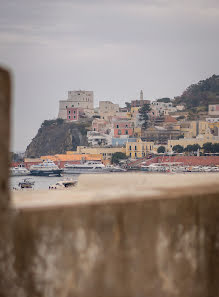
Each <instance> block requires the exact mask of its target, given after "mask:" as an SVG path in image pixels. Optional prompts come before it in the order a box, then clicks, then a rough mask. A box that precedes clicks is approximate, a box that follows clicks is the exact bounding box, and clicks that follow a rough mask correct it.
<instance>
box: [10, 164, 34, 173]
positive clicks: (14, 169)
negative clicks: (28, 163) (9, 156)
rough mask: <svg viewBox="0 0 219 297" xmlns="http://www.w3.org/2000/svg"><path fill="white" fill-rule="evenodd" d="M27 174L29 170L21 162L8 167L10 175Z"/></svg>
mask: <svg viewBox="0 0 219 297" xmlns="http://www.w3.org/2000/svg"><path fill="white" fill-rule="evenodd" d="M29 174H30V171H29V170H27V168H26V167H25V166H24V165H23V164H20V165H18V166H17V167H11V168H10V176H26V175H29Z"/></svg>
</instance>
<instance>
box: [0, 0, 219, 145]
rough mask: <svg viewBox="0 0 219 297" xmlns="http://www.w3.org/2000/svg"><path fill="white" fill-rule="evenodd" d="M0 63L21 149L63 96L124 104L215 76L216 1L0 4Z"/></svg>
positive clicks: (7, 0)
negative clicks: (7, 72) (7, 76)
mask: <svg viewBox="0 0 219 297" xmlns="http://www.w3.org/2000/svg"><path fill="white" fill-rule="evenodd" d="M0 64H1V65H4V66H6V67H8V68H9V69H11V71H12V73H13V86H14V91H13V110H12V121H13V137H12V149H13V150H16V151H18V150H19V151H22V150H25V148H26V146H27V145H28V143H29V142H30V141H31V139H32V138H33V137H34V136H35V134H36V132H37V130H38V128H39V127H40V124H41V123H42V121H43V120H45V119H52V118H55V117H57V114H58V101H59V100H61V99H65V98H66V97H67V91H68V90H76V89H84V90H93V91H94V97H95V105H98V101H99V100H111V101H113V102H115V103H120V104H121V105H124V102H125V101H130V100H132V99H136V98H138V97H139V92H140V90H141V89H143V91H144V98H145V99H151V100H154V99H156V98H159V97H166V96H168V97H174V96H177V95H180V94H181V93H182V91H183V90H184V89H185V88H186V87H187V86H189V85H190V84H191V83H195V82H198V81H199V80H201V79H205V78H207V77H209V76H211V75H213V74H219V1H218V0H133V1H131V0H108V1H106V0H94V1H93V0H78V1H76V0H75V1H74V0H72V1H70V0H69V1H68V0H62V1H58V0H38V1H36V0H19V1H17V0H0Z"/></svg>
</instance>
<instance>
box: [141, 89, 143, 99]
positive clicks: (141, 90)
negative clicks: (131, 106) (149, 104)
mask: <svg viewBox="0 0 219 297" xmlns="http://www.w3.org/2000/svg"><path fill="white" fill-rule="evenodd" d="M140 100H141V101H143V91H142V90H141V92H140Z"/></svg>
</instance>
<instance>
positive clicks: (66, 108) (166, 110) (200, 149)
mask: <svg viewBox="0 0 219 297" xmlns="http://www.w3.org/2000/svg"><path fill="white" fill-rule="evenodd" d="M214 79H215V80H217V81H218V80H219V78H218V77H217V76H215V77H214ZM217 96H218V97H219V94H216V97H217ZM178 101H179V100H178ZM199 107H200V106H199ZM191 110H192V108H191V109H189V108H188V104H187V105H186V104H184V103H183V102H181V103H179V104H177V98H174V99H170V98H161V99H157V100H148V99H145V98H144V93H143V91H142V90H141V91H140V92H139V98H135V99H134V100H131V101H130V102H126V104H125V106H123V107H121V106H120V105H119V104H116V103H113V102H112V101H110V100H106V101H105V100H103V101H99V105H98V107H94V92H93V91H85V90H75V91H68V93H67V98H66V99H64V100H60V101H59V112H58V115H57V120H56V121H59V122H60V123H63V122H64V123H67V124H71V123H75V125H80V124H83V123H89V124H88V128H87V131H86V139H87V145H77V147H76V149H75V150H66V151H65V152H64V153H57V154H46V155H40V156H37V157H36V156H31V157H30V156H24V159H23V160H22V161H23V162H22V163H23V167H25V168H26V169H27V170H30V168H31V166H39V164H41V163H42V161H46V160H50V161H52V162H53V163H54V164H55V165H56V166H58V167H59V168H60V169H64V172H65V171H67V172H70V171H69V170H70V169H72V168H73V167H75V166H76V167H77V166H78V165H80V166H81V164H83V167H85V169H91V168H89V166H88V165H87V162H88V161H89V162H90V165H92V164H93V165H95V164H98V163H99V164H100V163H101V164H103V165H104V166H105V167H107V168H108V169H109V168H111V169H112V168H114V167H112V166H113V165H112V164H114V165H116V166H117V170H111V171H119V170H118V168H120V169H121V170H141V171H159V172H163V171H165V172H170V171H177V172H178V171H179V172H188V171H189V172H190V171H193V172H194V171H198V172H200V171H207V172H209V171H219V167H218V168H217V166H219V155H218V154H219V104H208V105H207V107H206V106H205V107H204V108H200V109H199V110H198V111H197V108H196V113H194V108H193V114H192V113H191ZM47 122H49V121H47ZM51 122H52V123H54V121H51ZM76 128H77V126H76ZM92 162H93V163H92ZM18 163H19V162H17V163H16V162H13V163H12V167H15V166H18V165H19V164H18ZM77 164H78V165H77ZM86 166H87V167H86ZM110 166H111V167H110ZM90 167H92V166H90ZM93 167H95V168H96V167H98V166H96V165H95V166H93ZM93 169H94V168H93ZM97 169H98V170H97ZM101 169H103V168H102V167H101V168H96V171H98V172H99V171H100V172H102V170H101ZM114 169H115V168H114ZM109 171H110V170H109ZM80 172H81V171H79V172H77V170H76V171H74V170H73V171H72V173H80ZM86 172H87V173H88V172H89V170H85V173H86Z"/></svg>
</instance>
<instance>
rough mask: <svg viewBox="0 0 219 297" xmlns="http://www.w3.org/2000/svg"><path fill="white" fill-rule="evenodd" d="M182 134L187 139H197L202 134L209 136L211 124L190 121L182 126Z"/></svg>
mask: <svg viewBox="0 0 219 297" xmlns="http://www.w3.org/2000/svg"><path fill="white" fill-rule="evenodd" d="M180 132H181V134H182V135H184V137H185V138H192V137H196V136H198V135H200V134H202V135H205V134H209V133H210V130H209V123H208V122H207V121H188V122H182V123H181V124H180Z"/></svg>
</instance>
